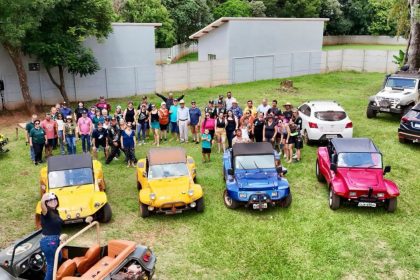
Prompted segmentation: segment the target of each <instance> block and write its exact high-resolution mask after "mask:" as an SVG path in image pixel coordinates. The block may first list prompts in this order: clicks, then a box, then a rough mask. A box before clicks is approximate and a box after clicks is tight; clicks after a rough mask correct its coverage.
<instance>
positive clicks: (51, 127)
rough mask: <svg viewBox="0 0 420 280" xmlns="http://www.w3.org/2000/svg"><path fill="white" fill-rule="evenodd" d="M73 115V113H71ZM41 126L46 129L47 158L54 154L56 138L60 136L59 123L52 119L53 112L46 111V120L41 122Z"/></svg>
mask: <svg viewBox="0 0 420 280" xmlns="http://www.w3.org/2000/svg"><path fill="white" fill-rule="evenodd" d="M70 115H71V114H70ZM41 127H42V128H43V129H44V130H45V135H46V136H47V143H46V144H45V159H48V158H49V157H50V156H52V148H53V146H54V138H55V137H58V131H57V123H56V122H55V121H53V120H52V119H51V113H50V112H47V113H45V120H44V121H42V122H41Z"/></svg>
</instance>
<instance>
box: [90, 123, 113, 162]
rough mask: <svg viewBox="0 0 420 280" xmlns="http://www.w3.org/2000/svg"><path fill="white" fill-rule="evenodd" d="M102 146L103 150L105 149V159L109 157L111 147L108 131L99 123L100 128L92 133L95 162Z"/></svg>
mask: <svg viewBox="0 0 420 280" xmlns="http://www.w3.org/2000/svg"><path fill="white" fill-rule="evenodd" d="M101 146H102V149H104V153H105V157H108V153H109V146H108V137H107V131H106V129H104V124H103V123H102V122H98V128H95V129H94V130H93V133H92V147H93V157H94V158H95V160H98V158H97V153H98V151H99V149H100V147H101Z"/></svg>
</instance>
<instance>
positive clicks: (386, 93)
mask: <svg viewBox="0 0 420 280" xmlns="http://www.w3.org/2000/svg"><path fill="white" fill-rule="evenodd" d="M413 92H414V89H404V90H394V89H392V88H388V87H387V88H385V89H383V90H381V91H380V92H378V94H377V96H378V97H385V98H397V97H399V96H401V95H407V94H410V93H413Z"/></svg>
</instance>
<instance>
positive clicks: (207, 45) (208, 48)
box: [198, 23, 231, 61]
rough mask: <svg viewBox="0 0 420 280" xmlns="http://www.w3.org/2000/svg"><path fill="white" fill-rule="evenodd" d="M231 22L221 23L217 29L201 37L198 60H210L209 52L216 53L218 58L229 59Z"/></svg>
mask: <svg viewBox="0 0 420 280" xmlns="http://www.w3.org/2000/svg"><path fill="white" fill-rule="evenodd" d="M230 42H231V38H230V33H229V23H225V24H222V25H220V26H219V27H218V28H217V29H215V30H213V31H211V32H209V33H208V34H206V35H205V36H202V37H200V39H199V43H198V61H208V55H209V54H215V55H216V59H229V58H230V57H231V56H229V43H230Z"/></svg>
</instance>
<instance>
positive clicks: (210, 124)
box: [201, 112, 214, 144]
mask: <svg viewBox="0 0 420 280" xmlns="http://www.w3.org/2000/svg"><path fill="white" fill-rule="evenodd" d="M206 128H207V129H208V130H209V134H210V136H211V139H212V140H211V143H212V144H213V141H214V140H213V139H214V119H213V118H211V117H210V113H209V112H206V114H205V117H204V120H203V122H202V123H201V133H202V134H203V133H204V129H206Z"/></svg>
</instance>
